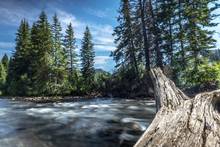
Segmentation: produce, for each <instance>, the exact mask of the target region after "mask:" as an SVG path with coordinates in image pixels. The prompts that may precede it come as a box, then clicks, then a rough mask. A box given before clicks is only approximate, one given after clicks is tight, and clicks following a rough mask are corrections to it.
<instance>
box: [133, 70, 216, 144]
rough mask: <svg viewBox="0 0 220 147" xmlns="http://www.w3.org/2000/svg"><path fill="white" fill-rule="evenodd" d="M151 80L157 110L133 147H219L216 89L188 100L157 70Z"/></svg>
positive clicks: (152, 72) (153, 71) (152, 71)
mask: <svg viewBox="0 0 220 147" xmlns="http://www.w3.org/2000/svg"><path fill="white" fill-rule="evenodd" d="M151 77H152V79H153V83H154V89H155V97H156V100H157V101H156V102H157V104H160V106H161V108H160V109H159V111H158V113H157V115H156V116H155V119H154V120H153V122H152V124H151V125H150V126H149V128H148V129H147V131H146V132H145V133H144V134H143V136H142V137H141V138H140V139H139V141H138V142H137V143H136V145H135V147H158V146H159V147H219V146H220V90H217V91H213V92H207V93H201V94H198V95H196V96H195V97H194V98H192V99H190V98H188V97H187V96H186V95H185V94H184V93H183V92H181V90H179V89H178V88H177V87H176V86H175V84H174V83H173V82H172V81H171V80H169V79H168V78H167V77H166V76H165V75H164V74H163V73H162V71H161V70H160V69H152V70H151ZM158 108H159V106H158Z"/></svg>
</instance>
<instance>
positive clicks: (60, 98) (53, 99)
mask: <svg viewBox="0 0 220 147" xmlns="http://www.w3.org/2000/svg"><path fill="white" fill-rule="evenodd" d="M0 98H1V99H11V100H13V101H25V102H33V103H54V102H74V101H81V100H91V99H103V98H105V99H106V98H112V97H108V96H101V95H100V96H50V97H46V96H39V97H16V96H1V97H0ZM114 99H147V100H153V98H114Z"/></svg>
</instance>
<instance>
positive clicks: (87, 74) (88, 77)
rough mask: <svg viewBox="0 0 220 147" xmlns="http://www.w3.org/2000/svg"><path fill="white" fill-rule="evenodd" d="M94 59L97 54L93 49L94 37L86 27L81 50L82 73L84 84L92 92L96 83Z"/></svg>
mask: <svg viewBox="0 0 220 147" xmlns="http://www.w3.org/2000/svg"><path fill="white" fill-rule="evenodd" d="M94 57H95V52H94V49H93V43H92V35H91V33H90V30H89V28H88V27H86V30H85V32H84V37H83V40H82V48H81V66H82V69H81V72H82V77H83V80H84V84H85V86H86V87H87V88H88V90H91V88H92V86H93V85H92V84H93V82H94V74H95V69H94Z"/></svg>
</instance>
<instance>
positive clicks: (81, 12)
mask: <svg viewBox="0 0 220 147" xmlns="http://www.w3.org/2000/svg"><path fill="white" fill-rule="evenodd" d="M219 1H220V0H219ZM119 4H120V0H0V58H1V57H2V56H3V55H4V54H5V53H7V54H8V55H9V56H11V55H12V54H13V52H14V51H15V49H14V48H15V37H16V36H15V34H16V31H17V28H18V26H19V24H20V21H21V20H22V19H24V18H25V19H27V20H28V22H29V24H30V25H32V23H33V22H34V21H36V20H37V19H38V16H39V14H40V12H41V11H42V10H44V11H45V12H46V13H47V15H48V19H49V21H50V22H51V20H52V16H53V15H54V14H55V13H56V14H57V15H58V17H59V19H60V22H61V24H62V28H63V30H62V32H63V33H64V32H65V29H66V26H67V25H68V24H69V23H70V22H71V23H72V24H73V26H74V31H75V37H76V39H77V52H78V53H79V50H80V48H81V39H82V37H83V32H84V30H85V27H86V26H89V28H90V30H91V33H92V36H93V43H94V44H95V46H94V49H95V53H96V57H95V68H101V69H103V70H106V71H109V72H113V70H114V66H115V63H114V61H113V59H112V57H110V56H109V55H110V53H111V51H113V50H114V49H115V44H114V37H113V36H112V33H113V29H114V27H115V26H116V25H117V20H116V17H117V15H118V12H117V11H118V8H119ZM216 13H219V14H220V11H219V12H216ZM216 22H220V18H218V19H217V20H216ZM213 30H215V31H217V33H216V34H215V35H214V38H215V39H216V40H217V48H220V47H219V46H220V39H219V37H220V34H219V33H218V32H220V25H218V26H217V27H215V28H213Z"/></svg>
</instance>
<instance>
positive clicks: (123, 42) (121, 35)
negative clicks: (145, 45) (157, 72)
mask: <svg viewBox="0 0 220 147" xmlns="http://www.w3.org/2000/svg"><path fill="white" fill-rule="evenodd" d="M117 20H118V22H119V25H118V26H117V27H116V28H115V30H114V34H113V35H114V36H116V37H117V38H116V39H115V43H116V44H117V49H116V50H115V51H114V52H113V54H112V55H113V57H114V59H115V61H116V63H117V66H118V67H120V66H122V67H123V66H129V67H131V68H132V69H133V71H135V74H136V75H137V77H138V76H139V69H138V62H137V48H136V47H135V35H134V27H133V26H134V25H133V23H134V21H133V18H132V17H131V5H130V2H129V0H122V1H121V6H120V10H119V16H118V19H117Z"/></svg>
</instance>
